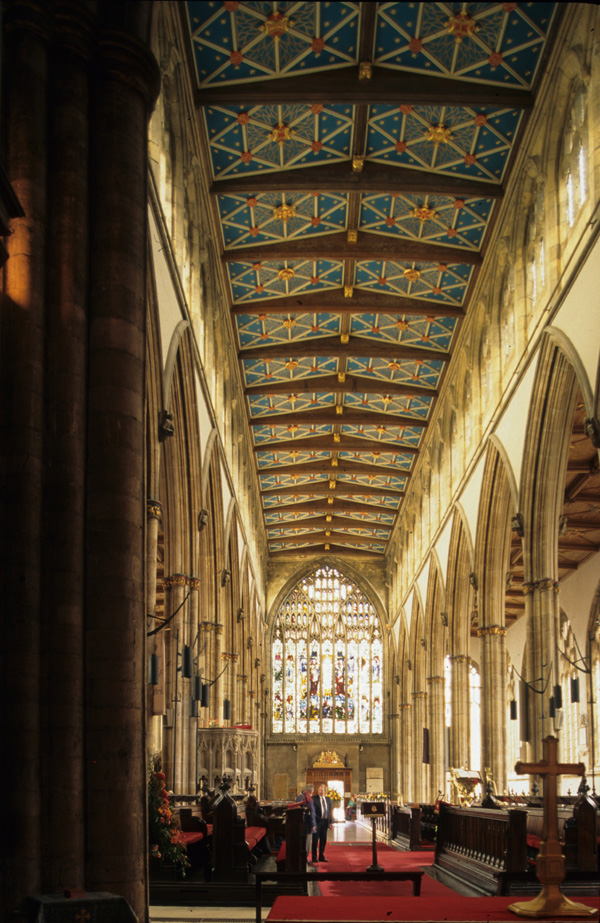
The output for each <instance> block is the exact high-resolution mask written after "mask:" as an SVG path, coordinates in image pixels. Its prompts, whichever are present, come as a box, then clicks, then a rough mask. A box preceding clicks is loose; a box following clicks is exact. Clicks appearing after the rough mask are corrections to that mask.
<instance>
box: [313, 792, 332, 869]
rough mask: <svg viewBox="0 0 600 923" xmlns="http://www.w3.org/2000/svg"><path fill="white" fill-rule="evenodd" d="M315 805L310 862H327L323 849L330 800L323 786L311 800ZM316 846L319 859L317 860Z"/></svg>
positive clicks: (328, 818)
mask: <svg viewBox="0 0 600 923" xmlns="http://www.w3.org/2000/svg"><path fill="white" fill-rule="evenodd" d="M313 801H314V805H315V818H316V827H317V829H316V832H315V833H313V838H312V861H313V862H317V861H318V862H327V861H328V860H327V859H326V858H325V847H326V845H327V831H328V829H329V827H330V826H331V798H328V796H327V795H326V794H325V786H324V785H320V786H319V794H318V795H317V797H316V798H314V799H313ZM317 844H318V846H319V858H318V859H317Z"/></svg>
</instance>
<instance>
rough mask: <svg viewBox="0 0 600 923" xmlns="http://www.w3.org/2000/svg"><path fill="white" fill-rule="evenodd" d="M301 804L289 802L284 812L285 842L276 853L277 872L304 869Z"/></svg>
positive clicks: (304, 853) (303, 835)
mask: <svg viewBox="0 0 600 923" xmlns="http://www.w3.org/2000/svg"><path fill="white" fill-rule="evenodd" d="M303 814H304V810H303V805H302V804H291V805H290V806H289V807H288V809H287V811H286V814H285V842H284V843H282V844H281V848H280V850H279V852H278V853H277V871H278V872H305V871H306V834H305V833H304V821H303Z"/></svg>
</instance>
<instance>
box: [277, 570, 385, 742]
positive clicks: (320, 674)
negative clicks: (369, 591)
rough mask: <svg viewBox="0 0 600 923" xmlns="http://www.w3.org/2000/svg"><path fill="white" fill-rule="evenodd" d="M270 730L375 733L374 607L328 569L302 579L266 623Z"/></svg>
mask: <svg viewBox="0 0 600 923" xmlns="http://www.w3.org/2000/svg"><path fill="white" fill-rule="evenodd" d="M272 667H273V732H274V733H276V734H277V733H279V734H307V733H308V734H331V733H336V734H358V733H361V734H381V733H382V732H383V641H382V633H381V624H380V622H379V618H378V616H377V613H376V612H375V609H374V607H373V605H372V603H371V602H370V600H369V599H368V597H367V596H366V594H365V593H364V592H363V590H362V589H361V588H360V587H359V586H357V585H356V584H355V583H354V582H353V581H352V580H351V579H350V578H349V577H347V576H345V575H344V574H342V573H341V572H340V571H338V570H336V568H334V567H331V566H329V565H325V566H324V567H319V568H317V570H315V571H314V572H313V573H312V574H309V575H308V576H306V577H303V578H302V580H301V581H300V583H299V584H298V585H297V586H296V587H294V589H293V590H292V591H291V592H290V593H289V594H288V596H287V597H286V599H285V600H284V601H283V603H282V605H281V607H280V609H279V612H278V613H277V616H276V618H275V622H274V625H273V640H272Z"/></svg>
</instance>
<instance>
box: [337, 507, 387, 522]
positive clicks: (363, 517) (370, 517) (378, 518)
mask: <svg viewBox="0 0 600 923" xmlns="http://www.w3.org/2000/svg"><path fill="white" fill-rule="evenodd" d="M335 515H336V519H337V518H340V519H351V520H352V521H355V522H356V521H358V522H374V523H381V525H386V526H393V525H394V522H395V521H396V517H395V516H394V514H393V513H387V512H386V511H385V510H375V509H373V510H370V511H369V512H368V513H367V512H364V511H362V510H356V512H354V513H350V512H345V511H344V512H339V511H338V512H337V513H336V514H335Z"/></svg>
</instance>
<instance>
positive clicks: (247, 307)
mask: <svg viewBox="0 0 600 923" xmlns="http://www.w3.org/2000/svg"><path fill="white" fill-rule="evenodd" d="M290 311H293V312H294V313H296V314H297V313H298V312H299V311H302V312H304V313H307V314H312V313H314V312H316V311H319V312H320V311H323V312H331V313H332V314H365V313H370V312H375V313H377V314H403V315H414V316H417V317H463V316H464V309H463V308H462V307H461V306H459V305H454V304H444V302H438V301H426V300H425V299H423V298H407V297H403V296H401V295H389V294H384V293H383V292H382V293H381V294H379V292H367V291H361V290H360V289H356V288H355V289H354V291H353V293H352V297H346V296H345V295H344V293H343V290H342V289H333V290H329V291H325V292H311V293H310V294H304V293H302V294H299V295H288V296H287V297H284V298H268V299H266V298H265V299H264V300H258V299H252V301H245V302H243V303H242V304H235V305H233V307H232V309H231V313H232V314H234V315H235V314H287V313H289V312H290Z"/></svg>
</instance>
